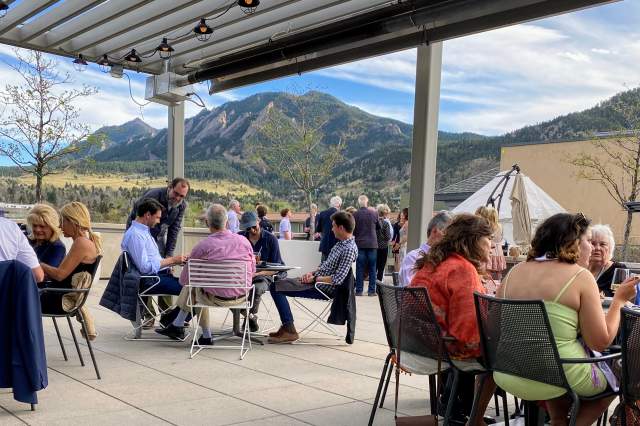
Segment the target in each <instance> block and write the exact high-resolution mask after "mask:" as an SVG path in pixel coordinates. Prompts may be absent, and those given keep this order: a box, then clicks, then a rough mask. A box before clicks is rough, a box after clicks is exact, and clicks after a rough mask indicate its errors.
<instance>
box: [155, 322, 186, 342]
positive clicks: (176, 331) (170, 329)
mask: <svg viewBox="0 0 640 426" xmlns="http://www.w3.org/2000/svg"><path fill="white" fill-rule="evenodd" d="M156 333H158V334H162V335H163V336H167V337H170V338H171V339H173V340H184V336H185V334H184V327H176V326H175V325H173V324H169V325H168V326H166V327H165V328H156Z"/></svg>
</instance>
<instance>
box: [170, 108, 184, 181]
mask: <svg viewBox="0 0 640 426" xmlns="http://www.w3.org/2000/svg"><path fill="white" fill-rule="evenodd" d="M167 173H168V178H169V181H171V180H172V179H173V178H176V177H184V102H180V103H179V104H176V105H171V106H169V126H168V129H167Z"/></svg>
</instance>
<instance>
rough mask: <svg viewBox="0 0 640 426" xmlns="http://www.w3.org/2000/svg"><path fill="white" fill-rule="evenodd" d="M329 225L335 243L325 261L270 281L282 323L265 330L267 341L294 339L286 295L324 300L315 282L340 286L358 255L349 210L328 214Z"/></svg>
mask: <svg viewBox="0 0 640 426" xmlns="http://www.w3.org/2000/svg"><path fill="white" fill-rule="evenodd" d="M331 222H332V228H331V230H332V231H333V233H334V235H335V236H336V239H338V243H336V245H335V246H333V248H332V249H331V252H330V253H329V256H328V257H327V260H325V261H324V262H322V263H321V264H320V267H318V269H317V270H315V271H313V272H308V273H306V274H304V275H303V276H302V277H300V278H297V279H284V280H279V281H276V282H274V283H273V285H272V286H271V289H270V291H271V297H272V298H273V302H274V304H275V305H276V308H277V309H278V313H279V314H280V321H282V326H280V329H279V330H278V331H276V332H274V333H269V340H268V342H269V343H287V342H293V341H296V340H298V337H299V336H298V332H297V331H296V328H295V326H294V325H293V314H292V313H291V308H290V307H289V302H288V301H287V296H292V297H306V298H309V299H324V298H325V296H324V295H323V294H322V293H320V292H319V291H318V290H317V289H316V287H315V285H314V284H315V283H316V282H322V283H330V284H332V285H334V286H340V285H342V284H343V282H344V281H345V279H346V278H347V276H348V274H349V272H350V270H351V265H352V264H353V262H355V260H356V258H357V257H358V247H357V246H356V243H355V240H354V239H353V230H354V228H355V221H354V219H353V216H352V215H351V213H347V212H337V213H334V214H333V215H332V216H331Z"/></svg>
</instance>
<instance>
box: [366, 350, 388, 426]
mask: <svg viewBox="0 0 640 426" xmlns="http://www.w3.org/2000/svg"><path fill="white" fill-rule="evenodd" d="M392 355H393V353H392V352H389V355H387V358H386V359H385V360H384V366H383V367H382V374H381V375H380V381H379V382H378V390H377V391H376V398H375V399H374V400H373V407H371V415H370V416H369V426H371V425H373V419H374V418H375V416H376V409H377V408H378V400H379V399H380V393H381V392H382V385H383V384H384V379H385V376H386V375H387V369H388V368H389V367H390V366H389V360H390V359H391V356H392Z"/></svg>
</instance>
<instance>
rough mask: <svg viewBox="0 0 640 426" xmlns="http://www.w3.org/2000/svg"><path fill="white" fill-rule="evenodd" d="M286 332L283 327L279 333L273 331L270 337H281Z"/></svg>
mask: <svg viewBox="0 0 640 426" xmlns="http://www.w3.org/2000/svg"><path fill="white" fill-rule="evenodd" d="M283 332H284V326H283V325H281V326H280V328H279V329H278V331H272V332H271V333H269V337H280V335H281V334H282V333H283Z"/></svg>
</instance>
